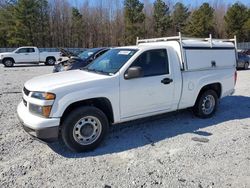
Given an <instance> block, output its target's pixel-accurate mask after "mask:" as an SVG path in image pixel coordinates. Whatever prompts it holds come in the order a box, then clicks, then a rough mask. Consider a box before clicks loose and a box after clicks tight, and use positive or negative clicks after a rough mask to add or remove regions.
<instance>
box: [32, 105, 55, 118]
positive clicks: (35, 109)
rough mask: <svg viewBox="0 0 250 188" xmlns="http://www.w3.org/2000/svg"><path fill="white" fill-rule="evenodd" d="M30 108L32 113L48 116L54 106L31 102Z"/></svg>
mask: <svg viewBox="0 0 250 188" xmlns="http://www.w3.org/2000/svg"><path fill="white" fill-rule="evenodd" d="M29 109H30V112H31V113H34V114H36V115H39V116H43V117H46V118H48V117H49V115H50V111H51V109H52V106H39V105H36V104H32V103H30V104H29Z"/></svg>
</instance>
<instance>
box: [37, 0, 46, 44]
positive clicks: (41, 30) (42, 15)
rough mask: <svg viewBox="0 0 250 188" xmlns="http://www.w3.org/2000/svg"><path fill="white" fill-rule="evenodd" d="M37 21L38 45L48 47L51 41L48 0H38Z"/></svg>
mask: <svg viewBox="0 0 250 188" xmlns="http://www.w3.org/2000/svg"><path fill="white" fill-rule="evenodd" d="M36 8H37V11H36V12H37V13H38V14H37V15H36V16H37V17H36V19H37V23H36V28H35V30H36V34H35V38H36V42H35V44H36V45H37V46H42V47H47V45H48V43H49V40H50V38H49V36H50V34H49V13H48V12H49V6H48V1H47V0H39V1H37V7H36Z"/></svg>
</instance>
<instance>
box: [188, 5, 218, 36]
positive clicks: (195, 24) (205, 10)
mask: <svg viewBox="0 0 250 188" xmlns="http://www.w3.org/2000/svg"><path fill="white" fill-rule="evenodd" d="M185 33H186V34H188V35H190V36H193V37H208V35H209V34H213V33H214V9H213V8H212V7H210V5H209V4H208V3H203V4H202V5H201V6H200V8H199V9H197V10H195V11H194V12H193V14H192V15H191V19H190V21H189V23H188V24H187V26H186V28H185Z"/></svg>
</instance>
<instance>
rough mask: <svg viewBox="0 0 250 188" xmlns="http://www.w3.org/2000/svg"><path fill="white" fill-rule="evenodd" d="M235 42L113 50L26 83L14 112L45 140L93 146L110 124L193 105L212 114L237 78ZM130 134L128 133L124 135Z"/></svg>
mask: <svg viewBox="0 0 250 188" xmlns="http://www.w3.org/2000/svg"><path fill="white" fill-rule="evenodd" d="M233 41H236V40H232V39H231V40H218V39H217V40H213V39H211V38H208V39H191V38H183V37H181V35H180V36H176V37H169V38H158V39H146V40H138V41H137V45H136V46H126V47H118V48H113V49H111V50H110V51H108V52H107V53H105V54H104V55H103V56H101V57H99V58H97V59H96V60H95V61H93V62H92V63H91V64H89V65H88V66H87V67H86V68H84V69H81V70H73V71H66V72H61V73H55V74H48V75H44V76H39V77H35V78H33V79H31V80H29V81H27V82H26V83H25V85H24V89H23V100H22V101H21V103H20V104H19V105H18V108H17V112H18V116H19V119H20V121H21V122H22V124H23V127H24V129H25V130H26V131H27V132H28V133H29V134H31V135H33V136H35V137H38V138H40V139H42V140H48V141H49V140H53V139H57V138H58V137H59V135H60V137H62V139H63V141H64V143H65V144H66V146H67V147H68V148H70V149H71V150H74V151H77V152H81V151H86V150H91V149H94V148H96V147H97V145H98V144H99V143H100V142H101V141H102V139H103V138H104V136H105V134H106V133H107V132H108V127H109V125H110V124H117V123H121V122H126V121H130V120H135V119H139V118H143V117H148V116H153V115H156V114H162V113H166V112H170V111H176V110H179V109H185V108H189V107H192V108H193V111H194V113H195V114H196V115H197V116H198V117H201V118H209V117H211V116H212V115H213V114H214V113H215V111H216V109H217V105H218V100H219V99H221V98H223V97H225V96H228V95H232V94H233V92H234V86H235V83H236V68H235V66H236V47H235V44H234V43H233ZM128 137H129V136H128Z"/></svg>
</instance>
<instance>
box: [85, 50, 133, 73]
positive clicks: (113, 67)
mask: <svg viewBox="0 0 250 188" xmlns="http://www.w3.org/2000/svg"><path fill="white" fill-rule="evenodd" d="M137 51H138V50H136V49H111V50H109V51H108V52H106V53H105V54H103V55H102V56H100V57H99V58H97V59H96V60H94V61H93V62H92V63H91V64H89V65H88V66H86V67H85V68H84V70H87V71H92V72H97V73H103V74H108V75H113V74H114V73H116V72H117V71H118V70H119V69H120V68H121V67H122V66H123V65H124V64H125V63H126V62H127V61H128V60H129V59H130V58H131V57H132V56H133V55H134V54H135V53H136V52H137Z"/></svg>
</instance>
